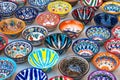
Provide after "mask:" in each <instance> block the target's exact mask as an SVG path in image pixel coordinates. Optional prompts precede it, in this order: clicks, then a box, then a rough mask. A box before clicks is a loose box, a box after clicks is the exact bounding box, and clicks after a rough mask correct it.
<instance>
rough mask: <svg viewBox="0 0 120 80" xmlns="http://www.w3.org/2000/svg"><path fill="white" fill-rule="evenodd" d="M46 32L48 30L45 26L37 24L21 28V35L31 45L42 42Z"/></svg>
mask: <svg viewBox="0 0 120 80" xmlns="http://www.w3.org/2000/svg"><path fill="white" fill-rule="evenodd" d="M47 34H48V31H47V29H46V28H44V27H42V26H39V25H31V26H28V27H27V28H26V29H24V30H23V32H22V37H23V38H24V39H25V40H28V41H29V42H31V44H32V45H33V46H37V45H40V44H42V43H43V41H44V38H45V37H46V36H47Z"/></svg>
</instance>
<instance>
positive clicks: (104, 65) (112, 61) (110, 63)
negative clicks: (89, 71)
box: [92, 52, 119, 71]
mask: <svg viewBox="0 0 120 80" xmlns="http://www.w3.org/2000/svg"><path fill="white" fill-rule="evenodd" d="M92 63H93V65H94V66H95V67H96V68H97V69H99V70H106V71H114V70H115V69H117V68H118V66H119V58H118V57H117V56H115V55H113V54H111V53H108V52H101V53H98V54H96V55H95V56H94V58H93V60H92Z"/></svg>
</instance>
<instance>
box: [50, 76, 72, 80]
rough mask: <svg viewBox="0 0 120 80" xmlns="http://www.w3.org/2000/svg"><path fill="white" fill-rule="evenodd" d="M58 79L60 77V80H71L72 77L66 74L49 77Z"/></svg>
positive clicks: (51, 79) (54, 79)
mask: <svg viewBox="0 0 120 80" xmlns="http://www.w3.org/2000/svg"><path fill="white" fill-rule="evenodd" d="M59 79H61V80H73V79H72V78H69V77H67V76H55V77H52V78H50V79H49V80H59Z"/></svg>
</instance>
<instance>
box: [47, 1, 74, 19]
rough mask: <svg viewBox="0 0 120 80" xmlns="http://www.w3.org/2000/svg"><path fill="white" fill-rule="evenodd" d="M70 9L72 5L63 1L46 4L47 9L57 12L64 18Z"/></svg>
mask: <svg viewBox="0 0 120 80" xmlns="http://www.w3.org/2000/svg"><path fill="white" fill-rule="evenodd" d="M71 10H72V6H71V5H70V4H69V3H68V2H65V1H54V2H51V3H49V4H48V11H50V12H52V13H55V14H59V15H60V17H61V18H65V16H66V15H67V14H68V13H69V12H70V11H71Z"/></svg>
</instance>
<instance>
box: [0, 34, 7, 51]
mask: <svg viewBox="0 0 120 80" xmlns="http://www.w3.org/2000/svg"><path fill="white" fill-rule="evenodd" d="M7 44H8V38H7V37H6V36H5V35H3V34H0V50H2V49H3V48H4V47H5V46H6V45H7Z"/></svg>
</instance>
